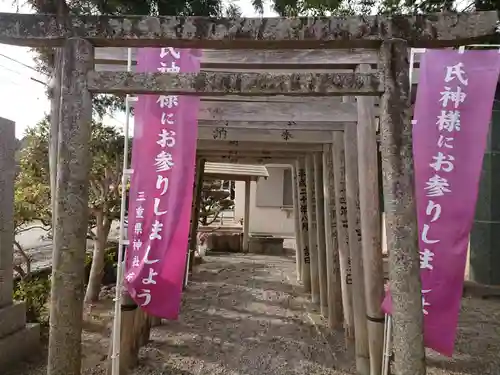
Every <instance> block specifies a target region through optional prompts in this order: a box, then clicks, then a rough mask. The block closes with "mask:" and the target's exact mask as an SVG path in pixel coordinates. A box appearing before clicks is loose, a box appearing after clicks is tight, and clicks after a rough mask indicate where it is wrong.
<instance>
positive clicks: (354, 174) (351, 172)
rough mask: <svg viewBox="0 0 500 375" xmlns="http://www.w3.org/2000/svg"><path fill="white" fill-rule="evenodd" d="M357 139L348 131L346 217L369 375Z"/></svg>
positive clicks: (361, 365) (361, 362) (361, 366)
mask: <svg viewBox="0 0 500 375" xmlns="http://www.w3.org/2000/svg"><path fill="white" fill-rule="evenodd" d="M356 136H357V134H356V127H355V126H346V127H345V130H344V140H345V163H346V170H345V180H346V187H347V217H348V221H349V252H350V254H351V270H352V289H353V290H352V302H353V307H354V337H355V345H356V369H357V373H358V375H369V374H370V355H369V350H368V331H367V325H366V301H365V284H364V276H363V258H362V254H361V251H362V250H361V226H360V213H359V179H358V149H357V139H356Z"/></svg>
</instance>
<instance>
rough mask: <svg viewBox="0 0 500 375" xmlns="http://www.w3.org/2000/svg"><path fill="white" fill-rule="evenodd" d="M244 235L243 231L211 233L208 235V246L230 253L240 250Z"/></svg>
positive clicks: (210, 248) (211, 248)
mask: <svg viewBox="0 0 500 375" xmlns="http://www.w3.org/2000/svg"><path fill="white" fill-rule="evenodd" d="M242 236H243V235H242V234H241V233H210V234H209V235H208V237H207V248H208V249H209V250H214V251H224V252H230V253H237V252H240V251H242V246H241V245H242Z"/></svg>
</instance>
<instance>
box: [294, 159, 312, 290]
mask: <svg viewBox="0 0 500 375" xmlns="http://www.w3.org/2000/svg"><path fill="white" fill-rule="evenodd" d="M296 164H297V190H298V196H299V217H300V245H301V247H302V284H303V286H304V292H306V293H310V292H311V256H310V253H309V220H308V214H307V182H306V165H305V159H304V158H301V159H299V160H297V163H296Z"/></svg>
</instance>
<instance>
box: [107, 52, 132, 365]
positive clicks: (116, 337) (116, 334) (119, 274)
mask: <svg viewBox="0 0 500 375" xmlns="http://www.w3.org/2000/svg"><path fill="white" fill-rule="evenodd" d="M131 70H132V49H131V48H128V50H127V71H128V72H130V71H131ZM129 99H130V96H129V95H128V94H127V96H126V97H125V126H124V130H123V132H124V134H125V137H124V142H123V171H122V189H121V194H122V196H121V207H120V233H119V244H118V261H117V265H116V292H115V316H114V320H113V338H112V345H113V352H112V353H113V354H112V356H111V374H112V375H119V374H120V358H119V357H120V341H121V340H120V330H121V318H122V314H121V289H122V286H123V268H124V258H125V257H124V252H125V251H124V245H125V243H124V242H125V241H124V236H125V225H124V223H125V205H126V196H127V181H128V175H129V174H130V171H129V170H128V149H129V139H128V138H129V123H130V102H129Z"/></svg>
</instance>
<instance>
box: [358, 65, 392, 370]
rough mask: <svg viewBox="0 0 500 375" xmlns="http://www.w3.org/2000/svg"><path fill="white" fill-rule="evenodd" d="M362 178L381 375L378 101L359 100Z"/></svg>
mask: <svg viewBox="0 0 500 375" xmlns="http://www.w3.org/2000/svg"><path fill="white" fill-rule="evenodd" d="M370 71H371V67H370V65H367V64H365V65H361V66H359V69H358V72H360V73H369V72H370ZM356 102H357V107H358V126H357V141H358V175H359V206H360V213H361V232H362V234H363V236H362V239H361V244H362V254H363V271H364V281H365V298H366V313H367V316H368V320H367V326H368V339H369V340H368V343H369V349H370V375H380V373H381V371H382V353H383V348H384V322H385V319H384V313H383V311H382V304H381V301H382V300H383V298H384V267H383V263H382V262H383V259H382V242H381V236H382V231H381V225H380V224H381V220H380V218H381V215H380V202H379V198H380V193H379V189H378V188H379V179H378V177H379V169H378V161H377V159H378V146H377V134H376V132H377V129H376V125H375V97H373V96H358V97H357V100H356Z"/></svg>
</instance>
